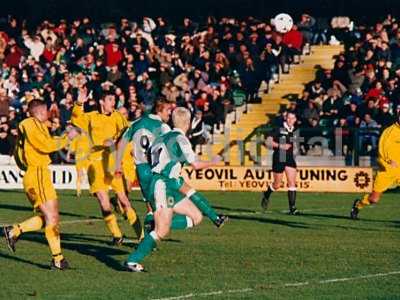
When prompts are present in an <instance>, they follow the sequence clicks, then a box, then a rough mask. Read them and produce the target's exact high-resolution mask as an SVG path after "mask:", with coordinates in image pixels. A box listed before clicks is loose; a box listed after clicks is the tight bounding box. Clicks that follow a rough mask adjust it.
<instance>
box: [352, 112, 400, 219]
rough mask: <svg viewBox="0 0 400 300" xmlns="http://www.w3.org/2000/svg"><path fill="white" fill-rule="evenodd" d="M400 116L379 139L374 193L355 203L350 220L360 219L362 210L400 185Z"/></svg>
mask: <svg viewBox="0 0 400 300" xmlns="http://www.w3.org/2000/svg"><path fill="white" fill-rule="evenodd" d="M399 143H400V115H398V116H397V122H396V123H394V124H393V125H391V126H389V127H388V128H386V129H385V130H384V131H383V132H382V135H381V137H380V139H379V146H378V163H379V167H380V169H379V171H378V173H377V175H376V177H375V181H374V187H373V190H372V193H371V194H369V195H364V197H363V198H362V199H361V200H360V199H357V200H355V201H354V203H353V207H352V210H351V212H350V218H352V219H358V213H359V211H360V209H362V208H364V207H365V206H368V205H371V204H376V203H377V202H378V201H379V200H380V198H381V195H382V193H383V192H385V191H386V190H387V189H389V188H390V187H391V186H393V185H399V184H400V151H399V150H400V149H399Z"/></svg>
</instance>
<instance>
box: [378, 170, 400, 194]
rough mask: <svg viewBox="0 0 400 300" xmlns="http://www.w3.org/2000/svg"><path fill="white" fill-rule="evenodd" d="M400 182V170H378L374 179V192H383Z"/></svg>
mask: <svg viewBox="0 0 400 300" xmlns="http://www.w3.org/2000/svg"><path fill="white" fill-rule="evenodd" d="M399 184H400V171H398V170H388V171H386V170H385V171H378V173H377V175H376V177H375V181H374V188H373V191H374V192H378V193H383V192H385V191H386V190H387V189H389V188H390V187H392V186H396V185H399Z"/></svg>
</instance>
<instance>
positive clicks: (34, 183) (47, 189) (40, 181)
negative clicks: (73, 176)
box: [23, 166, 57, 209]
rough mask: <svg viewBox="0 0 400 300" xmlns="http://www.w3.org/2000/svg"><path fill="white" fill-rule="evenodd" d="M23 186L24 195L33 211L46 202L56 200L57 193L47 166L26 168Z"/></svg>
mask: <svg viewBox="0 0 400 300" xmlns="http://www.w3.org/2000/svg"><path fill="white" fill-rule="evenodd" d="M23 185H24V190H25V193H26V194H27V196H28V199H29V201H30V202H31V204H32V205H33V208H35V209H36V208H37V207H38V206H39V205H41V204H42V203H44V202H46V201H48V200H57V193H56V190H55V189H54V186H53V182H52V181H51V171H50V170H49V168H48V167H47V166H45V167H32V166H30V167H28V170H26V172H25V175H24V179H23Z"/></svg>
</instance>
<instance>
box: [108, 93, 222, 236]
mask: <svg viewBox="0 0 400 300" xmlns="http://www.w3.org/2000/svg"><path fill="white" fill-rule="evenodd" d="M170 114H171V108H170V104H169V103H168V102H166V101H164V100H159V101H157V103H156V106H155V114H146V115H144V116H143V117H141V118H140V119H138V120H137V121H135V122H133V123H132V125H131V127H130V128H129V129H128V130H127V131H126V132H125V133H124V135H123V136H122V139H121V141H120V142H119V143H118V150H117V159H116V161H117V164H116V166H117V167H116V173H121V174H122V170H121V160H122V157H123V153H124V149H125V147H126V145H127V143H129V142H132V143H133V149H134V150H133V151H134V155H133V157H134V160H135V164H136V172H137V176H138V180H139V184H140V189H141V191H142V195H143V198H144V200H145V201H148V200H149V198H150V196H149V192H150V183H151V180H152V176H153V175H152V170H151V166H150V163H149V161H148V155H147V154H148V151H149V150H150V147H151V146H152V144H153V142H154V141H155V140H156V139H157V138H158V137H159V136H161V135H162V134H164V133H166V132H169V131H170V130H171V129H170V127H169V126H168V125H167V124H166V123H167V122H168V121H169V117H170ZM187 142H188V145H189V147H190V149H191V145H190V143H189V141H187ZM192 153H193V151H192ZM193 155H194V153H193ZM176 190H179V191H180V192H181V193H183V194H184V195H186V196H187V197H189V198H190V199H191V200H192V202H193V203H194V204H195V205H196V206H197V207H198V208H199V209H200V211H201V212H202V213H203V214H204V215H205V216H207V217H208V218H209V219H210V220H211V221H212V222H213V223H214V224H215V225H216V226H217V227H221V226H222V225H223V224H224V222H225V218H224V216H218V215H217V214H216V212H215V211H214V209H213V208H212V207H211V206H210V205H209V204H208V201H207V199H206V198H205V197H204V196H202V195H201V194H200V193H197V192H195V191H194V190H193V189H192V188H191V187H190V186H189V185H188V184H186V183H185V182H184V180H183V178H179V182H178V181H177V182H176ZM148 211H149V213H148V214H147V215H146V218H145V220H144V223H145V228H148V227H149V225H148V224H151V222H152V220H153V218H152V213H151V209H150V207H148ZM177 218H178V219H179V217H177ZM178 223H179V224H181V222H178ZM178 227H179V228H176V227H175V223H174V224H173V229H180V226H178Z"/></svg>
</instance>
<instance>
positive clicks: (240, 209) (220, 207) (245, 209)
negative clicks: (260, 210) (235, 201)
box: [212, 205, 257, 213]
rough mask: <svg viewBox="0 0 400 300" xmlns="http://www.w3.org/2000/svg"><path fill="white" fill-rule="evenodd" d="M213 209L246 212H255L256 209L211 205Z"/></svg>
mask: <svg viewBox="0 0 400 300" xmlns="http://www.w3.org/2000/svg"><path fill="white" fill-rule="evenodd" d="M212 207H213V208H214V209H219V210H226V211H234V212H247V213H256V212H257V211H256V210H254V209H248V208H234V207H225V206H216V205H215V206H214V205H213V206H212Z"/></svg>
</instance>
